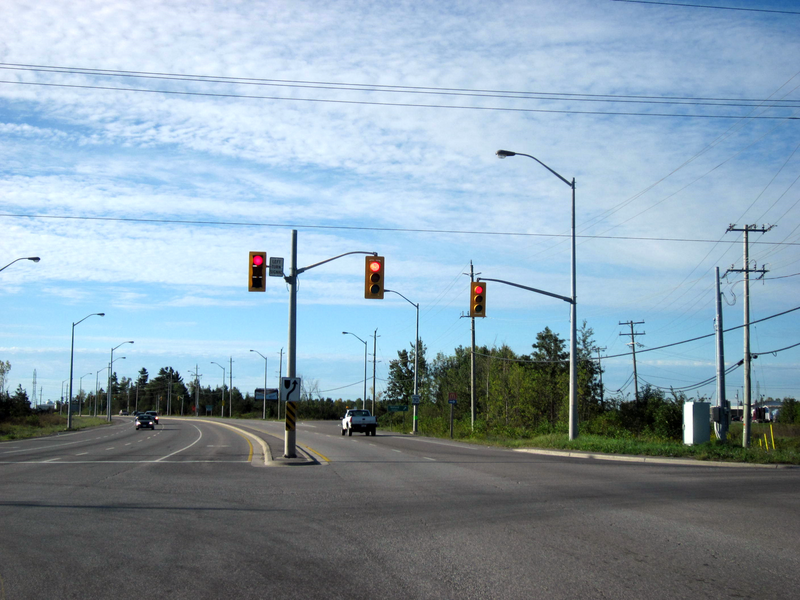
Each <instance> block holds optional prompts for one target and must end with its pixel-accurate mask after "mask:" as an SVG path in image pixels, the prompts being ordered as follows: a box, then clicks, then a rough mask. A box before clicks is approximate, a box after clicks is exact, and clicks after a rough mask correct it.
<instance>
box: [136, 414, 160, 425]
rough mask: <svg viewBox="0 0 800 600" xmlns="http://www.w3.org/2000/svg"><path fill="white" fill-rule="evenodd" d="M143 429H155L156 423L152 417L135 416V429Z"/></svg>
mask: <svg viewBox="0 0 800 600" xmlns="http://www.w3.org/2000/svg"><path fill="white" fill-rule="evenodd" d="M145 427H149V428H150V429H155V428H156V422H155V420H154V419H153V417H152V416H150V415H148V414H146V413H145V414H142V415H137V416H136V429H144V428H145Z"/></svg>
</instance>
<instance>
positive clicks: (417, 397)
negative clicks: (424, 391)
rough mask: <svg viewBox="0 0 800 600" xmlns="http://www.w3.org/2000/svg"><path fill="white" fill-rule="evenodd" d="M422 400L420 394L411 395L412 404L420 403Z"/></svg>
mask: <svg viewBox="0 0 800 600" xmlns="http://www.w3.org/2000/svg"><path fill="white" fill-rule="evenodd" d="M420 400H421V397H420V395H419V394H414V395H413V396H411V404H419V401H420Z"/></svg>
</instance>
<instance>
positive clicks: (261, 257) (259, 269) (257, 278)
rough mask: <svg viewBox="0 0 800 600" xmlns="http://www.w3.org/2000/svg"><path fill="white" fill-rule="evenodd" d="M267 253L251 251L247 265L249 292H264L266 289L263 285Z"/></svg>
mask: <svg viewBox="0 0 800 600" xmlns="http://www.w3.org/2000/svg"><path fill="white" fill-rule="evenodd" d="M266 262H267V253H266V252H251V253H250V264H249V266H248V267H247V270H248V273H247V275H248V277H247V291H249V292H265V291H267V290H266V288H265V286H264V270H265V268H266V264H265V263H266Z"/></svg>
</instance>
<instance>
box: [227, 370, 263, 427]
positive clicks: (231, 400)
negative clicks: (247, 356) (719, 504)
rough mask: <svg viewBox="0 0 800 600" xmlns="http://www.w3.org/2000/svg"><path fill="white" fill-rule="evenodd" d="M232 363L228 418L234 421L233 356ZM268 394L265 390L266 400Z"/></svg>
mask: <svg viewBox="0 0 800 600" xmlns="http://www.w3.org/2000/svg"><path fill="white" fill-rule="evenodd" d="M230 361H231V362H230V368H229V369H228V374H229V375H228V382H229V383H230V385H228V404H229V405H230V406H229V407H228V418H230V419H232V418H233V357H232V356H231V357H230ZM266 393H267V389H266V388H264V397H265V398H266V397H267V396H266Z"/></svg>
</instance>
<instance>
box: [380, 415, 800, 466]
mask: <svg viewBox="0 0 800 600" xmlns="http://www.w3.org/2000/svg"><path fill="white" fill-rule="evenodd" d="M385 425H386V427H385V429H387V430H388V429H390V427H388V422H386V423H385ZM409 428H410V423H408V422H407V427H406V429H405V431H406V433H408V430H409ZM400 429H401V427H400V426H399V424H398V423H395V425H394V430H395V431H398V430H400ZM420 433H421V434H422V435H425V436H431V437H440V438H449V437H450V431H449V423H447V426H445V423H444V422H443V421H442V422H440V423H436V422H434V420H427V422H425V420H423V421H422V422H421V423H420ZM765 435H766V440H767V441H765V439H764V436H765ZM454 438H455V439H457V440H459V441H463V442H469V443H475V444H485V445H491V446H502V447H505V448H543V449H552V450H569V451H577V452H598V453H604V454H626V455H632V456H660V457H671V458H693V459H697V460H706V461H724V462H742V463H756V464H787V465H800V425H782V424H775V425H773V426H772V429H770V426H769V425H768V424H757V423H753V425H752V427H751V432H750V447H749V448H743V447H742V425H741V423H734V424H732V425H731V428H730V430H729V432H728V441H727V442H724V443H723V442H720V441H718V440H716V439H714V435H713V433H712V435H711V441H709V442H707V443H705V444H698V445H694V446H686V445H684V444H683V441H682V440H673V439H661V438H658V437H656V436H654V435H635V434H633V433H630V432H627V431H618V432H616V433H615V434H608V435H594V434H588V433H581V434H580V435H579V436H578V438H577V439H575V440H569V439H568V435H567V434H566V433H562V432H555V433H534V432H528V431H525V430H511V431H497V430H495V431H493V430H488V429H486V427H485V424H484V423H478V422H476V429H475V432H472V431H471V429H470V426H469V422H460V423H459V422H456V423H454ZM773 439H774V441H775V448H773V446H772V444H773Z"/></svg>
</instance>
